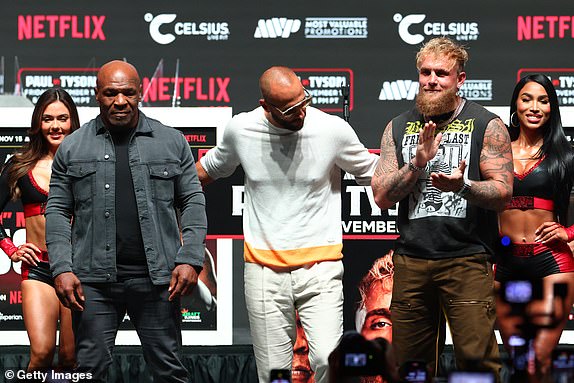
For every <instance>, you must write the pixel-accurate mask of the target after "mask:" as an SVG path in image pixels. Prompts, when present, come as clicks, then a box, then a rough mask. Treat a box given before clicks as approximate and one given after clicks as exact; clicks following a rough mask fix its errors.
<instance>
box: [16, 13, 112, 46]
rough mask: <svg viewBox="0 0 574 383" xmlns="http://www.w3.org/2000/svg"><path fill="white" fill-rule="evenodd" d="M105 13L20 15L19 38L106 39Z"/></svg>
mask: <svg viewBox="0 0 574 383" xmlns="http://www.w3.org/2000/svg"><path fill="white" fill-rule="evenodd" d="M105 22H106V16H104V15H70V14H64V15H54V14H40V15H18V40H39V39H83V40H106V33H105V29H104V23H105Z"/></svg>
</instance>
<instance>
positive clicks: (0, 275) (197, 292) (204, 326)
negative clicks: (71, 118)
mask: <svg viewBox="0 0 574 383" xmlns="http://www.w3.org/2000/svg"><path fill="white" fill-rule="evenodd" d="M12 110H13V109H6V110H4V113H5V114H6V115H12V113H11V112H10V111H12ZM19 110H22V111H21V113H22V114H27V115H31V113H32V111H31V108H19ZM143 112H144V113H146V115H148V116H149V117H151V118H156V119H159V120H160V121H162V122H163V123H165V124H166V125H170V126H174V127H176V128H177V129H179V130H181V131H182V133H183V135H184V137H185V138H186V140H187V142H188V143H189V145H190V147H191V150H192V152H193V154H194V157H195V158H198V156H200V153H201V151H205V150H206V148H208V147H213V146H214V145H215V144H216V142H217V129H218V128H222V127H223V124H225V123H226V122H227V121H228V120H229V118H231V110H230V108H169V109H168V108H144V109H143ZM97 114H98V109H97V108H83V109H82V110H80V122H81V123H85V122H87V120H88V119H90V118H92V117H93V116H95V115H97ZM88 115H89V116H90V117H89V118H87V116H88ZM193 124H196V125H198V126H193ZM0 125H1V124H0ZM27 130H28V128H25V127H11V126H9V125H6V124H4V126H3V127H2V129H1V134H0V160H1V163H2V164H3V163H5V162H6V161H7V160H8V159H9V157H10V156H11V155H12V154H13V152H14V149H15V148H18V147H20V146H21V145H22V144H23V143H24V142H27V141H28V137H27ZM0 223H1V224H2V226H3V227H4V229H5V231H6V233H7V234H8V235H9V236H10V237H11V238H12V240H13V242H14V244H15V245H16V246H18V245H20V244H23V243H25V242H26V230H25V218H24V213H23V209H22V205H21V203H20V201H17V202H9V203H8V205H7V206H6V207H5V208H4V209H3V211H2V212H1V214H0ZM232 262H233V257H232V253H231V246H230V244H228V243H225V240H207V241H206V258H205V262H204V265H203V270H202V272H201V273H200V275H199V282H198V285H197V286H196V288H195V289H194V292H193V293H192V294H191V295H190V296H186V297H183V298H182V299H181V316H182V330H183V333H182V335H183V339H184V340H183V342H184V344H185V345H199V344H206V345H215V344H218V345H221V344H231V342H232V337H231V336H232V335H231V331H232V330H231V327H232V323H231V321H229V318H231V317H232V286H231V281H232ZM218 277H221V278H222V281H223V282H222V283H219V284H218V283H217V278H218ZM20 282H21V263H20V262H18V263H12V262H11V261H10V259H9V258H8V257H7V256H6V255H5V254H4V253H3V251H2V250H0V323H2V325H1V326H0V330H1V331H0V332H2V335H3V336H2V337H0V344H27V343H26V342H28V338H27V336H26V334H25V328H24V323H23V320H22V305H21V304H22V294H21V291H20ZM120 329H121V330H122V331H120V332H119V333H118V338H117V342H116V344H118V345H121V344H126V345H132V344H139V340H138V338H137V335H136V334H135V331H134V330H133V325H132V324H131V322H130V319H129V316H127V315H126V316H125V318H124V320H123V321H122V324H121V325H120Z"/></svg>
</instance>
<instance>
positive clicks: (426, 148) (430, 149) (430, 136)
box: [413, 121, 442, 168]
mask: <svg viewBox="0 0 574 383" xmlns="http://www.w3.org/2000/svg"><path fill="white" fill-rule="evenodd" d="M435 130H436V124H435V123H434V122H432V121H429V122H427V123H425V126H424V127H423V129H422V130H421V131H420V133H419V142H418V144H417V151H416V153H415V158H414V163H413V164H414V165H415V166H418V167H420V168H423V167H425V166H426V164H427V162H429V161H430V160H432V159H433V158H434V157H435V156H436V153H437V151H438V147H439V145H440V141H441V139H442V133H439V134H437V135H436V137H435V135H434V133H435Z"/></svg>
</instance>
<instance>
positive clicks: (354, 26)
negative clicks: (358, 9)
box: [305, 17, 369, 39]
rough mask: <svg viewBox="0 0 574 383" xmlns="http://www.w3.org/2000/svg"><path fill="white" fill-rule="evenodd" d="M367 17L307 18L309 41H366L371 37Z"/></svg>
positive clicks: (306, 35) (306, 31)
mask: <svg viewBox="0 0 574 383" xmlns="http://www.w3.org/2000/svg"><path fill="white" fill-rule="evenodd" d="M367 23H368V19H367V18H366V17H307V18H306V19H305V38H307V39H366V38H367V37H368V35H369V31H368V25H367Z"/></svg>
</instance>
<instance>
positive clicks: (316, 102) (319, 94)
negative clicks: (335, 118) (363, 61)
mask: <svg viewBox="0 0 574 383" xmlns="http://www.w3.org/2000/svg"><path fill="white" fill-rule="evenodd" d="M293 71H294V72H295V73H296V74H297V75H298V76H299V78H300V79H301V83H302V84H303V86H304V87H305V88H306V89H307V90H308V91H309V93H310V94H311V95H312V96H313V104H312V105H313V106H314V107H316V108H318V109H321V110H322V111H324V112H342V111H343V95H342V93H341V88H342V87H345V86H349V100H348V101H349V110H353V107H354V80H353V71H352V70H351V69H349V68H341V69H332V68H294V69H293Z"/></svg>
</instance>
